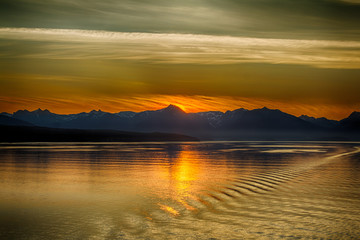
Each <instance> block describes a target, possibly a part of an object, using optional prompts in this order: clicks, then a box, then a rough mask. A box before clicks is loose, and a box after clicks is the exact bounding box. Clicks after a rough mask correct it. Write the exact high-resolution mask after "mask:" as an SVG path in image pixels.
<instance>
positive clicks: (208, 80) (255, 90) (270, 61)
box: [0, 0, 360, 119]
mask: <svg viewBox="0 0 360 240" xmlns="http://www.w3.org/2000/svg"><path fill="white" fill-rule="evenodd" d="M359 26H360V0H241V1H239V0H196V1H195V0H181V1H180V0H172V1H169V0H122V1H116V0H103V1H95V0H86V1H85V0H47V1H43V0H0V112H14V111H16V110H19V109H28V110H35V109H38V108H42V109H49V110H50V111H52V112H55V113H63V114H66V113H78V112H84V111H90V110H93V109H101V110H103V111H108V112H120V111H129V110H130V111H143V110H155V109H160V108H163V107H166V106H167V105H169V104H176V105H178V106H180V107H182V108H183V109H184V110H185V111H186V112H199V111H209V110H219V111H226V110H234V109H237V108H246V109H254V108H262V107H264V106H265V107H268V108H273V109H280V110H282V111H284V112H287V113H290V114H293V115H296V116H299V115H302V114H306V115H309V116H314V117H327V118H330V119H342V118H345V117H347V116H348V115H349V114H350V113H351V112H352V111H360V94H359V89H360V27H359Z"/></svg>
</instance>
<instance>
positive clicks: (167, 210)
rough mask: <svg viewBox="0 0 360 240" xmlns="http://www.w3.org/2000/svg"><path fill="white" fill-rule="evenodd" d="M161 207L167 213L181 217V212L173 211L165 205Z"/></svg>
mask: <svg viewBox="0 0 360 240" xmlns="http://www.w3.org/2000/svg"><path fill="white" fill-rule="evenodd" d="M159 206H160V209H162V210H164V211H165V212H168V213H170V214H171V215H173V216H178V215H179V212H178V211H176V210H175V209H173V208H172V207H170V206H167V205H163V204H159Z"/></svg>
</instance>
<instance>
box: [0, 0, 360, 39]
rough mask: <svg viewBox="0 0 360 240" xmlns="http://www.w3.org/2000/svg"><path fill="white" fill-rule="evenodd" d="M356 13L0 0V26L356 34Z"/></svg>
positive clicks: (331, 1)
mask: <svg viewBox="0 0 360 240" xmlns="http://www.w3.org/2000/svg"><path fill="white" fill-rule="evenodd" d="M359 12H360V5H359V4H355V3H351V2H346V1H335V0H316V1H314V0H302V1H294V0H271V1H269V0H256V1H255V0H242V1H237V0H208V1H205V0H199V1H190V0H182V1H176V0H175V1H164V0H157V1H146V0H131V1H130V0H123V1H114V0H104V1H85V0H73V1H69V0H64V1H58V0H49V1H39V0H2V1H1V2H0V26H1V27H45V28H78V29H97V30H111V31H122V32H181V33H200V34H217V35H237V36H239V35H242V36H252V37H274V38H306V39H329V38H330V39H359V38H360V30H359V28H358V26H359V23H360V14H359Z"/></svg>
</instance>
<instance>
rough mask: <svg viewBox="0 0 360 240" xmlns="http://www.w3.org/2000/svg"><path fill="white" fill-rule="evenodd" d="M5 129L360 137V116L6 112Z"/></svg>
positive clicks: (259, 112)
mask: <svg viewBox="0 0 360 240" xmlns="http://www.w3.org/2000/svg"><path fill="white" fill-rule="evenodd" d="M0 116H1V118H0V124H2V125H28V126H30V125H35V126H42V127H50V128H70V129H108V130H109V129H111V130H121V131H136V132H154V131H157V132H171V133H180V134H187V135H191V136H195V137H200V138H203V139H248V138H251V139H263V138H265V139H278V138H280V139H283V138H284V137H285V138H291V139H293V140H296V139H304V138H307V137H309V138H310V139H339V140H342V139H345V140H346V139H357V138H359V139H360V113H359V112H353V113H352V114H351V115H350V116H349V117H348V118H345V119H343V120H341V121H335V120H328V119H326V118H313V117H309V116H304V115H302V116H300V117H296V116H293V115H290V114H287V113H284V112H282V111H280V110H272V109H268V108H262V109H254V110H246V109H242V108H241V109H237V110H234V111H227V112H225V113H223V112H217V111H210V112H200V113H185V112H184V111H183V110H182V109H180V108H179V107H177V106H174V105H169V106H168V107H166V108H164V109H160V110H156V111H144V112H139V113H136V112H129V111H127V112H119V113H107V112H103V111H101V110H98V111H95V110H93V111H91V112H88V113H85V112H83V113H79V114H69V115H60V114H55V113H51V112H50V111H48V110H41V109H38V110H35V111H32V112H29V111H27V110H19V111H17V112H14V113H13V114H9V113H2V114H1V115H0Z"/></svg>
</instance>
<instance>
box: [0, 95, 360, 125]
mask: <svg viewBox="0 0 360 240" xmlns="http://www.w3.org/2000/svg"><path fill="white" fill-rule="evenodd" d="M0 100H1V107H2V111H5V112H9V113H12V112H14V111H16V110H20V109H28V110H30V111H33V110H36V109H37V108H39V107H40V108H41V109H48V110H50V111H51V112H54V113H58V114H69V113H79V112H88V111H91V110H94V109H95V110H98V109H101V110H102V111H106V112H113V113H114V112H120V111H135V112H140V111H145V110H157V109H161V108H164V107H166V106H168V105H169V104H174V105H177V106H179V107H181V108H182V109H183V110H184V111H185V112H188V113H191V112H202V111H222V112H225V111H227V110H235V109H238V108H245V109H249V110H251V109H256V108H262V107H268V108H271V109H280V110H282V111H284V112H286V113H289V114H292V115H295V116H300V115H302V114H305V115H308V116H313V117H323V116H326V117H327V118H329V119H335V120H340V119H343V118H345V117H347V116H348V115H349V114H350V113H351V112H352V111H353V109H354V108H355V106H354V107H344V106H342V105H339V106H336V105H334V104H306V103H292V102H288V103H284V102H279V101H269V100H265V99H250V98H240V97H226V96H224V97H209V96H181V95H148V96H128V97H126V98H107V97H103V98H81V97H78V98H75V99H58V98H53V99H51V98H40V97H37V98H21V97H16V98H13V97H12V98H6V97H0ZM359 105H360V104H359ZM359 105H358V108H359Z"/></svg>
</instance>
